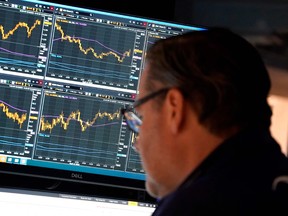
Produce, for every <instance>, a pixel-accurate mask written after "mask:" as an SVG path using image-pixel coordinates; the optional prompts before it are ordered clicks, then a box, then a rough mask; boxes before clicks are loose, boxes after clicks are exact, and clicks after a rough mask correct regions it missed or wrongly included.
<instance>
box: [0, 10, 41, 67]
mask: <svg viewBox="0 0 288 216" xmlns="http://www.w3.org/2000/svg"><path fill="white" fill-rule="evenodd" d="M42 25H43V18H42V17H40V16H36V15H32V14H21V13H17V12H14V11H13V10H9V9H3V8H2V9H0V67H14V68H15V67H16V68H21V70H22V71H23V70H25V69H27V70H29V71H30V70H35V69H36V68H37V60H38V59H37V57H38V53H39V43H40V38H41V30H42Z"/></svg>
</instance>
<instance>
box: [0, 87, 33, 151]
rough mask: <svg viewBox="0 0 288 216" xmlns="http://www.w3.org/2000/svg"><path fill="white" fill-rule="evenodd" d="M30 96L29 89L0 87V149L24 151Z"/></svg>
mask: <svg viewBox="0 0 288 216" xmlns="http://www.w3.org/2000/svg"><path fill="white" fill-rule="evenodd" d="M12 95H13V96H12ZM31 98H32V92H30V91H25V90H21V89H16V88H9V87H3V86H1V87H0V137H1V138H0V150H2V151H11V152H23V151H24V143H25V138H26V134H27V132H26V129H27V124H28V116H29V109H30V103H31Z"/></svg>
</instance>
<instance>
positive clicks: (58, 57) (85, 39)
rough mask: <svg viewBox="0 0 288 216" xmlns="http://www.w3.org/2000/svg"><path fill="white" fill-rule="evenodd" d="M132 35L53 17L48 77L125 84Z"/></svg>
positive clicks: (105, 27) (131, 49)
mask: <svg viewBox="0 0 288 216" xmlns="http://www.w3.org/2000/svg"><path fill="white" fill-rule="evenodd" d="M135 37H136V34H135V33H134V32H132V31H125V30H121V29H116V28H112V27H110V26H108V25H99V24H91V23H78V22H73V21H69V20H61V19H56V23H55V34H54V37H53V46H52V52H51V53H52V54H51V58H50V61H49V71H48V76H57V75H59V74H60V76H61V77H70V78H71V79H72V78H73V79H74V80H92V81H97V82H107V83H114V84H120V85H127V84H128V83H129V80H130V71H131V62H132V52H133V48H134V43H135Z"/></svg>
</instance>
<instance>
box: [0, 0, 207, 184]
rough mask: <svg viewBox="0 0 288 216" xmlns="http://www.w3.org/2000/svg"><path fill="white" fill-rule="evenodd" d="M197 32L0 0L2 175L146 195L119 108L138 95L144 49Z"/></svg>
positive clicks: (141, 20) (80, 10)
mask: <svg viewBox="0 0 288 216" xmlns="http://www.w3.org/2000/svg"><path fill="white" fill-rule="evenodd" d="M203 29H204V28H201V27H195V26H187V25H180V24H176V23H171V22H163V21H157V20H152V19H147V18H139V17H135V16H127V15H121V14H117V13H111V12H103V11H96V10H91V9H85V8H79V7H73V6H68V5H61V4H56V3H49V2H44V1H30V0H28V1H19V0H6V1H3V0H2V1H0V162H1V163H0V172H8V173H18V174H22V175H36V176H43V177H47V178H56V179H70V180H73V179H75V180H77V181H86V182H94V183H102V184H114V185H118V184H119V185H121V186H127V187H136V188H144V183H143V182H144V180H145V172H144V170H143V168H142V166H141V162H140V158H139V156H138V154H137V153H136V152H134V150H133V149H132V148H131V144H132V143H133V142H134V140H135V134H133V133H131V132H130V131H129V130H128V128H127V125H126V123H125V120H124V119H123V117H122V116H121V114H120V109H121V108H122V107H124V106H127V105H131V104H132V103H133V102H134V100H135V97H136V95H137V94H138V85H139V78H140V76H141V72H142V70H143V67H144V62H145V52H146V50H147V49H148V48H149V46H150V45H151V44H153V43H154V42H155V41H156V40H159V39H164V38H167V37H170V36H173V35H178V34H182V33H184V32H186V31H198V30H203ZM120 179H123V180H124V181H122V182H121V181H120ZM120 182H121V183H120ZM134 183H135V185H133V184H134Z"/></svg>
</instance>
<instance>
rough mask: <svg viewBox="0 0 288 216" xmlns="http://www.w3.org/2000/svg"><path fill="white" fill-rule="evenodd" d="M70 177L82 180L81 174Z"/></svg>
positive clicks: (73, 174)
mask: <svg viewBox="0 0 288 216" xmlns="http://www.w3.org/2000/svg"><path fill="white" fill-rule="evenodd" d="M71 177H72V178H76V179H83V176H82V174H79V173H71Z"/></svg>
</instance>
